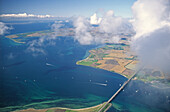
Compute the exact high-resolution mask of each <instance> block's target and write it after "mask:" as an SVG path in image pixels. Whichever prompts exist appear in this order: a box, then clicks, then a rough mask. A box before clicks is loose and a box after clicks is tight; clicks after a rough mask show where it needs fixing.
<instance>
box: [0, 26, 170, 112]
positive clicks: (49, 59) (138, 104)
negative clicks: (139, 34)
mask: <svg viewBox="0 0 170 112" xmlns="http://www.w3.org/2000/svg"><path fill="white" fill-rule="evenodd" d="M49 24H51V23H32V24H20V25H13V26H12V27H13V28H14V29H13V30H12V31H11V34H16V33H23V32H32V31H40V30H48V29H50V26H49ZM36 39H38V38H34V39H32V40H29V41H33V40H36ZM53 42H54V43H55V44H54V45H49V42H48V41H47V42H45V43H44V45H43V46H39V48H41V49H43V50H44V51H45V54H42V53H39V54H36V56H35V55H33V52H27V48H28V46H29V45H28V44H17V43H14V42H13V41H11V40H9V39H7V38H4V37H3V36H1V38H0V54H1V55H0V62H1V63H0V111H4V112H6V111H11V110H17V109H26V108H50V107H68V108H84V107H89V106H94V105H97V104H100V103H102V102H104V101H107V100H108V99H109V98H110V97H111V96H112V94H113V93H115V92H116V90H118V89H119V87H120V84H121V85H122V84H123V83H124V82H125V81H126V80H127V79H126V78H125V77H123V76H121V75H119V74H116V73H112V72H108V71H105V70H101V69H95V68H91V67H86V66H80V65H76V62H77V61H78V60H81V59H83V58H85V57H87V55H88V51H89V50H90V49H93V48H97V47H98V46H96V45H90V46H83V45H80V44H79V43H78V42H76V41H74V39H73V38H72V37H58V38H56V39H55V40H53ZM102 84H105V85H107V86H104V85H102ZM136 90H138V91H139V92H136ZM169 93H170V92H167V91H161V92H160V90H158V89H154V88H152V87H150V86H149V85H147V84H144V83H142V82H139V81H132V82H131V83H130V84H129V85H128V86H127V88H125V90H124V91H123V92H121V93H120V94H119V95H118V97H116V99H115V100H114V101H113V102H112V103H113V107H112V108H111V109H110V110H109V111H111V112H112V111H117V112H119V111H120V112H121V111H123V112H124V111H126V112H135V111H136V110H138V112H147V111H151V112H156V111H161V112H164V111H168V110H170V109H169V103H168V102H167V101H168V99H167V98H165V97H167V96H168V95H169ZM160 102H161V104H160ZM158 104H159V106H158Z"/></svg>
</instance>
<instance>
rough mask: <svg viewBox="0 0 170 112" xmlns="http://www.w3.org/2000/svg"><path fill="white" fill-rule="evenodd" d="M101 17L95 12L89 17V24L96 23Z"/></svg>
mask: <svg viewBox="0 0 170 112" xmlns="http://www.w3.org/2000/svg"><path fill="white" fill-rule="evenodd" d="M101 20H102V18H98V17H97V14H96V13H94V14H93V15H92V16H91V17H90V24H94V25H97V24H99V23H100V22H101Z"/></svg>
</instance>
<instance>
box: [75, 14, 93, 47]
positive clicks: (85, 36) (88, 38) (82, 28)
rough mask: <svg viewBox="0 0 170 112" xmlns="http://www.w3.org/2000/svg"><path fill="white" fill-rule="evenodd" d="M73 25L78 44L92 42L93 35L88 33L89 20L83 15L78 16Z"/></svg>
mask: <svg viewBox="0 0 170 112" xmlns="http://www.w3.org/2000/svg"><path fill="white" fill-rule="evenodd" d="M74 26H75V33H76V35H75V37H74V38H75V40H78V41H79V42H80V44H83V45H88V44H92V42H93V41H94V38H93V36H92V35H91V34H90V32H89V31H90V30H89V29H90V27H91V26H90V23H89V21H88V20H87V19H86V18H84V17H78V18H77V19H76V20H75V21H74Z"/></svg>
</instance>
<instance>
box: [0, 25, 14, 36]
mask: <svg viewBox="0 0 170 112" xmlns="http://www.w3.org/2000/svg"><path fill="white" fill-rule="evenodd" d="M9 29H11V28H10V27H8V26H6V25H5V24H4V23H3V22H0V35H3V34H5V33H7V30H9Z"/></svg>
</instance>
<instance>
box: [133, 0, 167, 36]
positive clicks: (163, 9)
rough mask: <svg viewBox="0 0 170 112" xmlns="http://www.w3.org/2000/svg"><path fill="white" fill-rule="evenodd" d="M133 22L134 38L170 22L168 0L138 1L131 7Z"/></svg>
mask: <svg viewBox="0 0 170 112" xmlns="http://www.w3.org/2000/svg"><path fill="white" fill-rule="evenodd" d="M132 11H133V16H134V20H133V22H132V24H133V27H134V29H135V31H136V33H137V34H136V36H135V38H138V37H140V36H142V35H145V34H148V33H150V32H152V31H155V30H156V29H159V28H160V27H162V26H164V25H165V24H169V22H167V21H168V20H170V1H169V0H138V1H137V2H135V3H134V5H133V6H132Z"/></svg>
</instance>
